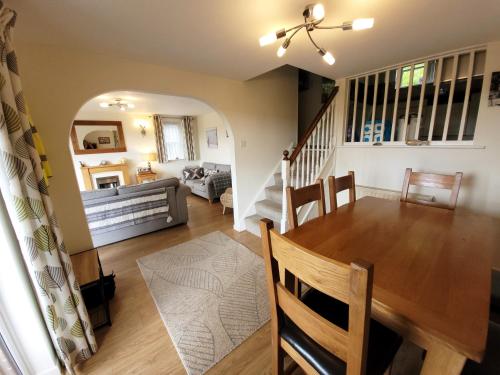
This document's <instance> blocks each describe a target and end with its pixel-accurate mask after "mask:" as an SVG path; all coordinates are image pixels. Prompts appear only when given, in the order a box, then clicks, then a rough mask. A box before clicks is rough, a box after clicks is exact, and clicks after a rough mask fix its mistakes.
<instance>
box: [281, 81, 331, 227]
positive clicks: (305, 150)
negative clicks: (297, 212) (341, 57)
mask: <svg viewBox="0 0 500 375" xmlns="http://www.w3.org/2000/svg"><path fill="white" fill-rule="evenodd" d="M338 91H339V88H338V86H337V87H334V89H333V90H332V93H331V94H330V96H329V97H328V99H327V101H326V102H325V104H323V107H321V109H320V111H319V112H318V114H317V115H316V116H315V117H314V119H313V121H312V122H311V125H309V127H308V128H307V130H306V132H305V134H304V135H303V136H302V138H301V139H300V141H299V142H298V144H297V147H295V149H294V150H293V151H292V153H291V154H290V153H289V151H288V150H285V151H283V161H282V163H281V176H282V179H283V198H282V215H281V228H280V229H281V233H284V232H286V230H287V227H288V222H287V220H288V205H287V196H286V188H287V187H288V186H293V187H295V188H300V187H303V186H305V185H309V184H312V183H314V181H315V180H316V179H317V178H318V176H319V175H320V173H321V171H322V169H323V167H324V165H325V164H326V162H327V160H328V158H329V157H330V155H331V153H332V151H333V147H334V143H333V141H332V138H333V133H334V126H335V124H334V108H335V103H334V99H335V97H336V95H337V93H338Z"/></svg>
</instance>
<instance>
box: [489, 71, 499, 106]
mask: <svg viewBox="0 0 500 375" xmlns="http://www.w3.org/2000/svg"><path fill="white" fill-rule="evenodd" d="M488 106H490V107H499V106H500V72H493V73H492V74H491V85H490V95H489V96H488Z"/></svg>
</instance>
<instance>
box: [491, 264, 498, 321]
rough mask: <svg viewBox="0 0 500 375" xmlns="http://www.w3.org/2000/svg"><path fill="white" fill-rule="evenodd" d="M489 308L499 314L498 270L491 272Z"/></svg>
mask: <svg viewBox="0 0 500 375" xmlns="http://www.w3.org/2000/svg"><path fill="white" fill-rule="evenodd" d="M490 309H491V311H493V312H496V313H498V314H500V272H499V271H492V272H491V304H490Z"/></svg>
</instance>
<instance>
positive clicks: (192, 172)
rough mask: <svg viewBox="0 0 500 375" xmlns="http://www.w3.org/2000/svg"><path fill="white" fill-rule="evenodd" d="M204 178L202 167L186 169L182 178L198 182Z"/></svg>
mask: <svg viewBox="0 0 500 375" xmlns="http://www.w3.org/2000/svg"><path fill="white" fill-rule="evenodd" d="M203 176H204V173H203V168H202V167H190V168H187V167H186V168H184V170H183V171H182V178H183V180H184V181H188V180H196V179H199V178H202V177H203Z"/></svg>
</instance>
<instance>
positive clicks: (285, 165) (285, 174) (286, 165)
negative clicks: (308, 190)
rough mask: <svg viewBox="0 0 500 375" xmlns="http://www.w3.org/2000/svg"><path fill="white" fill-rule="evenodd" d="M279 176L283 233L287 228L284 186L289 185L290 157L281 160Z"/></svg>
mask: <svg viewBox="0 0 500 375" xmlns="http://www.w3.org/2000/svg"><path fill="white" fill-rule="evenodd" d="M281 178H282V179H283V197H282V201H281V203H282V206H281V213H282V214H281V233H285V232H286V230H287V218H288V212H287V211H288V210H287V197H286V188H287V187H288V186H290V159H288V158H286V159H284V160H283V161H282V162H281Z"/></svg>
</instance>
